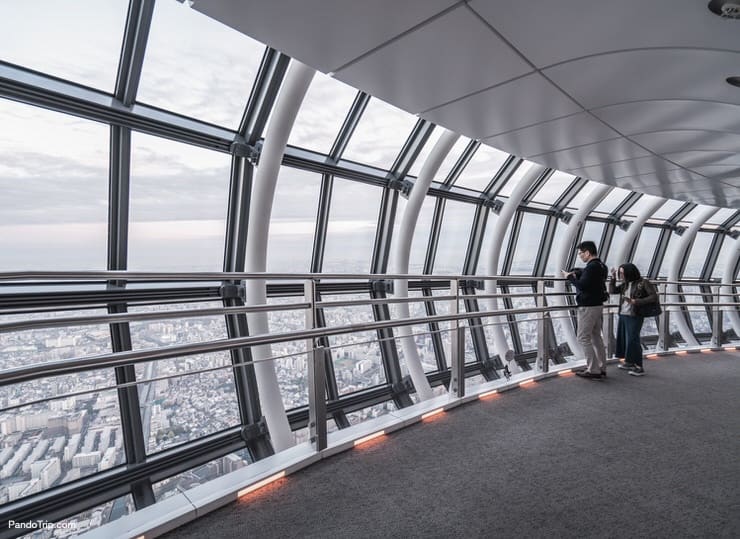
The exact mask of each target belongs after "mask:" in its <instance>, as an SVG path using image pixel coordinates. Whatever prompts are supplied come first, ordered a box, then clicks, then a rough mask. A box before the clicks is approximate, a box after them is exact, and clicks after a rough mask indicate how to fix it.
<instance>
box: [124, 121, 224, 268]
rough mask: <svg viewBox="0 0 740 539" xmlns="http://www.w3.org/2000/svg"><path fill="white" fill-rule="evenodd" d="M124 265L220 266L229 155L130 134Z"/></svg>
mask: <svg viewBox="0 0 740 539" xmlns="http://www.w3.org/2000/svg"><path fill="white" fill-rule="evenodd" d="M131 147H132V150H131V202H130V214H131V225H130V227H129V269H136V270H154V271H156V270H159V271H162V270H169V271H221V269H222V268H223V248H224V238H225V235H226V211H227V204H228V198H229V174H230V166H231V159H230V157H229V156H228V155H226V154H222V153H218V152H214V151H210V150H204V149H202V148H197V147H195V146H190V145H188V144H182V143H179V142H172V141H169V140H165V139H161V138H158V137H152V136H149V135H145V134H143V133H136V132H135V133H133V134H132V136H131Z"/></svg>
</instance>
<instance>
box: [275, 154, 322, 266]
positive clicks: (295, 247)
mask: <svg viewBox="0 0 740 539" xmlns="http://www.w3.org/2000/svg"><path fill="white" fill-rule="evenodd" d="M320 189H321V176H320V175H318V174H314V173H312V172H307V171H305V170H298V169H295V168H289V167H280V175H279V176H278V181H277V185H276V187H275V198H274V202H273V208H272V215H271V218H270V233H269V237H268V240H267V271H269V272H273V273H283V272H285V273H290V272H293V273H296V272H298V273H300V272H308V270H309V269H310V268H311V254H312V252H313V237H314V230H315V229H316V212H317V211H318V206H319V191H320Z"/></svg>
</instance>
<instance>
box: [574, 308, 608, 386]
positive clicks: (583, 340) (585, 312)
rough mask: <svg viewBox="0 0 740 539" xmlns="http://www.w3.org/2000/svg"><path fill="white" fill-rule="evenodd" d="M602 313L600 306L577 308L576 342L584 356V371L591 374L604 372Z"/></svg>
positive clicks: (604, 352)
mask: <svg viewBox="0 0 740 539" xmlns="http://www.w3.org/2000/svg"><path fill="white" fill-rule="evenodd" d="M603 311H604V308H603V307H602V306H601V305H596V306H593V307H578V335H577V340H578V344H580V345H581V348H583V354H584V355H585V356H586V370H587V371H588V372H590V373H592V374H599V373H600V372H601V371H605V370H606V349H605V348H604V339H603V338H602V337H601V325H602V323H603Z"/></svg>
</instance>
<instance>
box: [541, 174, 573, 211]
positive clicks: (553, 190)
mask: <svg viewBox="0 0 740 539" xmlns="http://www.w3.org/2000/svg"><path fill="white" fill-rule="evenodd" d="M573 180H575V176H573V175H572V174H568V173H566V172H561V171H559V170H556V171H555V172H553V173H552V175H551V176H550V178H549V179H548V180H547V181H546V182H545V184H544V185H543V186H542V187H540V189H539V190H538V191H537V192H536V193H535V194H534V196H533V197H532V200H533V201H534V202H541V203H542V204H550V205H552V204H554V203H555V201H556V200H557V199H559V198H560V197H561V196H562V195H563V193H564V192H565V190H566V189H568V187H570V184H571V183H573Z"/></svg>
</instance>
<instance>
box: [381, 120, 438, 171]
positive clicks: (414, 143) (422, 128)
mask: <svg viewBox="0 0 740 539" xmlns="http://www.w3.org/2000/svg"><path fill="white" fill-rule="evenodd" d="M434 127H435V125H434V124H433V123H431V122H429V121H427V120H418V121H417V122H416V125H414V129H413V130H412V131H411V134H410V135H409V138H408V139H407V140H406V143H405V144H404V145H403V148H402V149H401V152H400V153H399V154H398V157H396V160H395V162H394V163H393V166H391V170H390V176H391V178H392V179H396V180H402V179H404V178H405V177H406V175H407V174H408V172H409V169H411V166H412V165H413V164H414V161H416V159H417V158H418V157H419V153H420V152H421V150H422V148H424V145H425V144H426V142H427V140H428V139H429V136H430V135H431V134H432V131H434Z"/></svg>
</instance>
